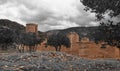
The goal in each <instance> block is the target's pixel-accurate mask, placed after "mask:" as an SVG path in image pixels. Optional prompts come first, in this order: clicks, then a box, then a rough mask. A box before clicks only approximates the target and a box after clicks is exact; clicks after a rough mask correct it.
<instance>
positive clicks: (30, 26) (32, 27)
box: [26, 23, 38, 34]
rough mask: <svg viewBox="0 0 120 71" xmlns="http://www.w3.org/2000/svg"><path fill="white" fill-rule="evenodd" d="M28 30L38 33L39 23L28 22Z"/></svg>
mask: <svg viewBox="0 0 120 71" xmlns="http://www.w3.org/2000/svg"><path fill="white" fill-rule="evenodd" d="M26 32H32V33H36V34H37V32H38V25H37V24H34V23H29V24H26Z"/></svg>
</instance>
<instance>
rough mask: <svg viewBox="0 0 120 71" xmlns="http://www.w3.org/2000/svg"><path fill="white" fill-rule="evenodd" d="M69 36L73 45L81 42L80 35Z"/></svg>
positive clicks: (73, 33)
mask: <svg viewBox="0 0 120 71" xmlns="http://www.w3.org/2000/svg"><path fill="white" fill-rule="evenodd" d="M67 36H68V38H69V39H70V42H71V44H73V43H76V42H79V35H78V34H77V33H75V32H71V33H69V34H68V35H67Z"/></svg>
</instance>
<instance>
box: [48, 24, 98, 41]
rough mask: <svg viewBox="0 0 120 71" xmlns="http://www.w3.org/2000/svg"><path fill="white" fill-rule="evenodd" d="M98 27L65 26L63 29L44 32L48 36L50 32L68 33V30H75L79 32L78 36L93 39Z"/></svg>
mask: <svg viewBox="0 0 120 71" xmlns="http://www.w3.org/2000/svg"><path fill="white" fill-rule="evenodd" d="M98 31H99V30H98V27H97V26H96V27H72V28H67V29H63V30H51V31H47V32H46V34H47V35H48V36H50V35H52V34H57V33H63V34H68V33H70V32H76V33H78V34H79V36H80V38H82V37H88V38H89V39H90V40H94V39H95V37H94V34H95V33H97V32H98Z"/></svg>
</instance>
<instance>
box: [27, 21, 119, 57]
mask: <svg viewBox="0 0 120 71" xmlns="http://www.w3.org/2000/svg"><path fill="white" fill-rule="evenodd" d="M26 32H33V33H36V34H37V32H38V25H37V24H33V23H30V24H26ZM67 36H68V38H69V39H70V42H71V47H70V48H65V47H64V46H62V49H61V51H63V52H66V53H69V54H73V55H77V56H81V57H87V58H99V57H100V58H120V49H119V48H116V47H112V46H107V48H105V49H102V48H100V46H101V44H96V43H94V42H92V41H90V40H89V38H87V37H83V38H81V40H80V39H79V38H80V37H79V35H78V34H77V33H75V32H71V33H69V34H68V35H67ZM45 42H46V41H45ZM37 51H55V49H54V48H53V47H51V46H48V47H47V48H46V47H45V46H44V42H43V44H42V45H40V46H38V48H37Z"/></svg>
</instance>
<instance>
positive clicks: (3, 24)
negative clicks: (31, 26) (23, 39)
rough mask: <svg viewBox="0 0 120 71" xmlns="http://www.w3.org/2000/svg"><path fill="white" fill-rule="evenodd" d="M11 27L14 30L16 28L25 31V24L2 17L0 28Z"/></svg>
mask: <svg viewBox="0 0 120 71" xmlns="http://www.w3.org/2000/svg"><path fill="white" fill-rule="evenodd" d="M1 27H2V28H9V29H12V30H16V31H22V32H23V31H25V26H23V25H21V24H19V23H17V22H14V21H10V20H8V19H0V28H1Z"/></svg>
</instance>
